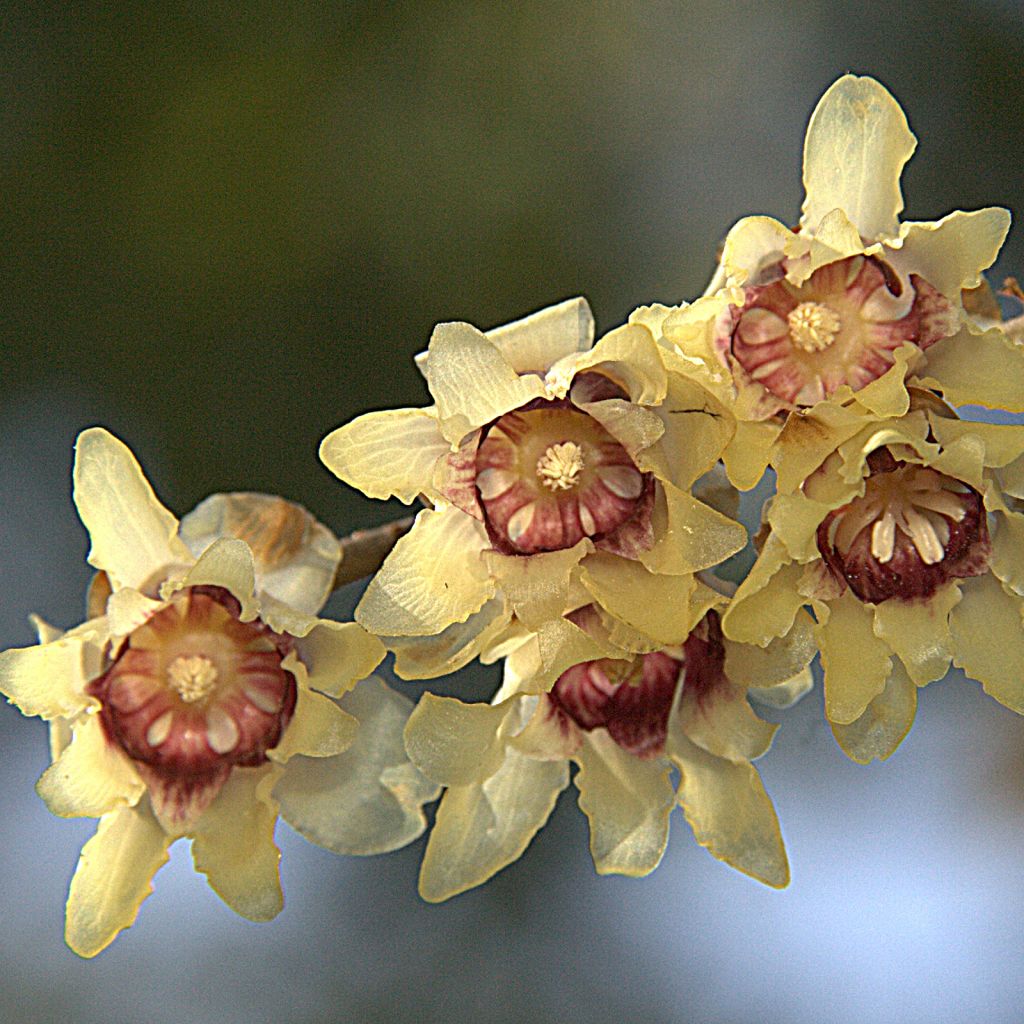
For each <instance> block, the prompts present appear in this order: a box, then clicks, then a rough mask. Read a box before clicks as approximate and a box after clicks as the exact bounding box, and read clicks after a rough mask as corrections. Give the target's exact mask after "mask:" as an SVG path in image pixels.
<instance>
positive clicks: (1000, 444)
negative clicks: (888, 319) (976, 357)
mask: <svg viewBox="0 0 1024 1024" xmlns="http://www.w3.org/2000/svg"><path fill="white" fill-rule="evenodd" d="M785 432H787V433H789V434H790V435H792V436H791V437H790V438H789V439H790V440H791V441H792V442H793V443H792V444H791V445H790V446H788V447H787V448H786V449H785V451H787V452H788V453H789V455H790V457H789V458H787V459H786V460H784V461H782V462H781V463H780V467H779V480H778V486H779V493H778V495H777V496H776V497H775V498H774V499H773V500H772V502H771V505H770V508H769V509H768V511H767V515H766V525H767V527H768V532H767V536H766V537H765V540H764V546H763V548H762V550H761V552H760V555H759V557H758V560H757V562H756V563H755V565H754V567H753V569H752V570H751V572H750V574H749V575H748V577H747V579H746V580H744V582H743V583H742V584H741V585H740V587H739V589H738V590H737V592H736V595H735V598H734V600H733V603H732V605H731V606H730V608H729V609H728V611H727V612H726V613H725V615H724V617H723V628H724V630H725V633H726V635H727V636H730V637H732V638H734V639H736V640H741V641H745V642H748V643H757V644H767V643H769V642H772V641H773V640H774V639H775V638H777V637H780V636H785V635H786V633H787V631H788V630H789V628H790V623H791V621H792V616H793V615H794V614H795V613H796V612H797V611H798V610H799V609H801V608H802V606H804V605H805V604H807V605H809V606H810V607H811V608H812V609H813V612H814V615H815V618H816V619H817V626H816V630H815V632H816V635H817V639H818V644H819V646H820V649H821V658H822V665H823V668H824V672H825V710H826V714H827V716H828V718H829V721H830V722H831V723H832V727H833V732H834V733H835V735H836V738H837V740H838V741H839V743H840V745H841V746H842V747H843V749H844V750H845V751H846V752H847V753H848V754H849V755H850V757H852V758H854V759H855V760H858V761H863V762H867V761H870V760H871V759H873V758H880V759H882V758H886V757H888V756H889V755H890V754H891V753H892V752H893V750H895V749H896V747H897V746H898V745H899V743H900V742H901V741H902V739H903V737H904V736H905V735H906V733H907V731H908V730H909V729H910V726H911V724H912V723H913V719H914V715H915V710H916V705H917V696H916V691H917V687H920V686H923V685H925V684H926V683H929V682H931V681H933V680H935V679H940V678H942V677H943V676H944V675H945V674H946V671H947V670H948V668H949V666H950V664H951V663H952V664H954V665H956V666H958V667H960V668H963V669H964V671H965V672H966V673H967V675H968V676H970V677H971V678H973V679H976V680H978V681H979V682H980V683H981V684H982V686H983V687H984V689H985V691H986V692H987V693H988V694H990V695H991V696H992V697H994V698H995V699H996V700H998V701H1000V702H1001V703H1002V704H1004V705H1006V706H1007V707H1009V708H1011V709H1012V710H1014V711H1017V712H1018V713H1024V636H1022V630H1021V615H1022V614H1024V543H1022V541H1024V516H1022V514H1021V509H1020V505H1019V495H1020V493H1021V490H1022V486H1024V426H1016V425H998V424H989V423H974V422H968V421H964V420H960V419H958V418H957V417H956V416H955V414H954V413H953V412H952V410H950V409H949V408H948V407H946V406H944V405H943V404H942V403H940V402H939V401H938V400H937V399H935V397H934V396H932V395H929V394H926V393H921V392H917V391H912V393H911V411H910V412H909V413H908V414H907V415H906V416H903V417H899V418H875V419H873V420H870V421H868V422H867V423H865V421H864V419H863V418H862V417H860V416H858V415H856V414H854V413H852V412H850V411H849V410H839V409H832V410H831V412H828V413H826V409H825V408H824V407H822V408H820V409H819V410H818V411H817V414H810V415H808V416H805V417H801V418H798V419H793V420H791V421H790V423H789V424H788V425H787V427H786V431H785ZM994 637H998V643H994V642H993V638H994Z"/></svg>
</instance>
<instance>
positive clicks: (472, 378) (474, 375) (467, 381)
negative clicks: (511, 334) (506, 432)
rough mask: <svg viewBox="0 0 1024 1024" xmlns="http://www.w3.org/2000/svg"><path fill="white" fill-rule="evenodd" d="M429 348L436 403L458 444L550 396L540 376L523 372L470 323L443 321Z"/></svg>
mask: <svg viewBox="0 0 1024 1024" xmlns="http://www.w3.org/2000/svg"><path fill="white" fill-rule="evenodd" d="M427 352H428V362H427V370H426V372H427V386H428V387H429V388H430V393H431V395H433V397H434V401H435V402H436V403H437V418H438V426H439V428H440V430H441V433H442V434H443V435H444V437H445V438H446V439H447V440H448V441H449V442H450V443H451V444H452V445H453V446H454V445H458V444H459V443H460V442H461V441H462V439H463V438H464V437H465V436H466V435H467V434H468V433H470V431H472V430H475V429H476V428H477V427H482V426H483V425H484V424H485V423H490V422H491V421H492V420H496V419H497V418H498V417H499V416H501V415H503V414H504V413H506V412H510V411H511V410H512V409H518V408H519V407H520V406H522V405H526V403H527V402H530V401H532V400H533V399H535V398H543V397H544V395H545V392H544V386H543V384H542V383H541V379H540V377H538V376H536V375H534V374H530V375H528V376H525V377H520V376H519V374H518V373H516V371H515V370H514V369H513V368H512V367H511V366H510V365H509V363H508V361H507V360H506V359H505V357H504V355H502V353H501V351H500V350H499V349H498V347H497V346H496V345H495V344H494V343H493V342H491V341H489V340H488V339H487V337H486V336H485V335H483V334H482V333H481V332H480V331H478V330H477V329H476V328H475V327H472V326H471V325H470V324H464V323H447V324H438V325H437V326H436V327H435V328H434V333H433V336H432V337H431V339H430V347H429V349H428V350H427Z"/></svg>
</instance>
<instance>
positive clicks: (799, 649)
mask: <svg viewBox="0 0 1024 1024" xmlns="http://www.w3.org/2000/svg"><path fill="white" fill-rule="evenodd" d="M817 653H818V644H817V642H816V640H815V639H814V623H813V622H812V620H811V617H810V616H809V615H808V614H807V612H805V611H798V612H797V613H796V617H795V618H794V620H793V626H792V628H791V629H789V631H788V632H786V633H785V634H784V635H783V636H780V637H779V638H778V639H776V640H773V641H772V642H771V643H770V644H768V646H767V647H759V646H758V645H757V644H749V643H747V644H741V643H736V642H735V641H733V640H729V639H726V641H725V675H726V677H727V678H728V679H730V680H731V681H732V682H734V683H736V684H738V685H739V686H745V687H755V688H757V689H759V690H764V689H770V688H772V687H775V686H780V685H781V684H783V683H786V682H788V681H789V680H791V679H794V678H795V677H796V676H798V675H799V674H800V673H801V672H803V670H804V669H805V668H806V667H807V666H808V665H809V664H810V663H811V661H812V660H813V659H814V655H815V654H817ZM758 699H761V695H760V694H759V695H758ZM768 700H769V702H771V699H770V698H768ZM787 703H792V701H789V702H787Z"/></svg>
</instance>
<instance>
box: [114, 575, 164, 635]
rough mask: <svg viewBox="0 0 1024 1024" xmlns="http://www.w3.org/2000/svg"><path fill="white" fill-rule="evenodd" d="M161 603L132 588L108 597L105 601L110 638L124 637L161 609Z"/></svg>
mask: <svg viewBox="0 0 1024 1024" xmlns="http://www.w3.org/2000/svg"><path fill="white" fill-rule="evenodd" d="M163 604H164V603H163V601H154V600H153V598H151V597H146V595H145V594H140V593H139V592H138V591H137V590H134V589H133V588H132V587H125V588H124V589H123V590H117V591H115V592H114V593H113V594H111V595H110V599H109V600H108V601H107V626H108V628H109V629H110V635H111V636H112V637H124V636H127V635H128V634H129V633H131V632H132V630H134V629H135V628H136V627H137V626H141V625H142V624H143V623H144V622H145V621H146V620H147V619H148V618H149V617H150V616H152V615H154V614H155V613H156V612H158V611H159V610H160V609H161V608H162V607H163Z"/></svg>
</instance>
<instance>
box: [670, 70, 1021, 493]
mask: <svg viewBox="0 0 1024 1024" xmlns="http://www.w3.org/2000/svg"><path fill="white" fill-rule="evenodd" d="M915 146H916V140H915V138H914V136H913V135H912V134H911V132H910V130H909V128H908V126H907V121H906V118H905V116H904V114H903V111H902V110H901V109H900V107H899V105H898V104H897V103H896V101H895V100H894V99H893V98H892V96H891V95H890V94H889V93H888V92H887V91H886V90H885V88H884V87H883V86H881V85H880V84H879V83H878V82H876V81H874V80H872V79H870V78H858V77H855V76H853V75H845V76H844V77H842V78H840V79H839V80H838V81H837V82H835V83H834V84H833V85H832V86H831V88H830V89H829V90H828V91H827V92H826V93H825V95H824V96H823V97H822V98H821V100H820V102H819V103H818V106H817V108H816V110H815V111H814V114H813V115H812V117H811V120H810V124H809V126H808V129H807V138H806V141H805V144H804V173H803V179H804V186H805V189H806V197H805V199H804V204H803V212H802V217H801V219H800V225H799V227H798V228H797V229H796V230H795V231H793V230H790V229H789V228H787V227H786V226H785V225H784V224H782V223H780V222H779V221H777V220H773V219H772V218H769V217H760V216H759V217H747V218H744V219H743V220H741V221H739V222H738V223H737V224H736V225H735V226H734V227H733V228H732V230H731V231H730V232H729V235H728V237H727V238H726V241H725V244H724V247H723V251H722V255H721V260H720V265H719V267H718V270H717V272H716V274H715V276H714V278H713V280H712V282H711V284H710V286H709V288H708V290H707V293H706V295H705V297H704V299H702V300H700V301H699V302H698V303H695V304H694V306H693V307H684V308H683V309H682V310H678V311H675V312H672V313H670V314H669V315H667V316H666V317H665V319H664V325H663V330H664V337H665V340H666V341H667V342H668V343H669V344H673V345H675V346H676V347H677V349H678V350H679V351H680V352H682V353H684V354H686V355H689V356H693V357H696V358H698V359H699V360H702V361H703V362H704V363H705V364H706V365H707V366H708V367H711V368H713V367H715V366H716V365H717V366H718V367H724V368H727V369H728V372H729V376H731V377H732V379H733V380H734V382H735V389H736V397H735V403H734V407H733V410H734V412H735V414H736V416H737V417H738V418H739V419H740V420H741V422H743V423H744V424H758V425H761V429H759V430H757V429H750V428H748V429H745V430H742V429H741V431H739V432H738V435H737V438H736V442H735V443H736V444H739V443H740V441H741V436H740V435H741V434H742V435H743V436H742V440H743V442H744V443H745V444H748V446H749V443H750V442H754V444H755V445H759V446H760V448H761V449H762V450H765V451H766V450H767V447H768V446H769V444H770V441H771V439H772V436H773V434H777V433H778V430H779V429H780V428H781V425H782V422H783V421H784V418H785V414H786V413H787V412H790V411H792V410H796V409H803V408H808V407H813V406H814V405H815V404H817V403H818V402H821V401H825V400H829V401H833V402H837V403H843V404H849V403H850V402H854V401H855V402H856V403H857V404H859V406H861V407H863V409H864V410H865V411H866V412H867V413H868V414H874V415H884V416H898V415H902V414H903V413H905V412H906V411H907V408H908V398H907V390H906V384H907V382H909V383H912V384H920V385H923V386H926V387H931V388H936V389H938V390H939V391H941V392H942V393H943V395H944V396H945V398H946V400H947V401H949V402H952V403H954V404H957V405H959V404H965V403H974V404H980V405H985V406H989V407H991V408H1004V409H1010V410H1014V411H1018V412H1019V411H1024V390H1022V389H1021V388H1020V386H1019V381H1020V380H1021V379H1022V377H1024V352H1021V351H1020V349H1019V348H1015V346H1014V345H1013V344H1012V343H1011V342H1010V341H1009V340H1008V339H1007V338H1006V336H1005V334H1004V333H1003V331H1002V330H1001V329H1000V328H999V327H998V326H995V325H992V324H987V325H986V324H985V323H983V322H980V321H976V320H975V319H973V318H972V317H971V316H970V315H968V314H967V313H966V312H965V310H964V307H963V303H962V299H961V296H962V292H963V290H964V289H973V288H975V287H976V286H977V285H978V284H979V282H980V281H981V272H982V271H983V270H984V269H985V268H987V267H989V266H990V265H991V264H992V262H993V261H994V260H995V258H996V255H997V254H998V252H999V248H1000V246H1001V245H1002V242H1003V240H1004V238H1005V236H1006V233H1007V231H1008V229H1009V225H1010V216H1009V213H1008V212H1007V211H1006V210H1003V209H998V208H987V209H983V210H977V211H972V212H962V211H957V212H955V213H951V214H949V215H948V216H946V217H943V218H942V219H941V220H940V221H937V222H904V223H902V224H901V223H900V222H899V220H898V216H899V214H900V212H901V211H902V209H903V197H902V194H901V191H900V183H899V182H900V174H901V172H902V169H903V165H904V164H905V163H906V161H907V160H908V159H909V157H910V155H911V154H912V153H913V151H914V148H915ZM712 372H713V371H712ZM748 435H749V436H748ZM762 468H763V463H762ZM746 485H749V484H746V483H743V484H741V486H746Z"/></svg>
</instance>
